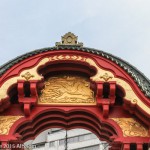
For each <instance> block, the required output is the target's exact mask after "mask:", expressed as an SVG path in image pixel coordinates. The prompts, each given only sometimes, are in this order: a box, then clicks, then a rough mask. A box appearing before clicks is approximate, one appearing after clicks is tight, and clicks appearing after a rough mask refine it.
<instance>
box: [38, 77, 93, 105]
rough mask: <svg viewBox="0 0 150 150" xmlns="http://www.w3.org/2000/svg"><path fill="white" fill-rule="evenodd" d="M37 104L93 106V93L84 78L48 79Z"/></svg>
mask: <svg viewBox="0 0 150 150" xmlns="http://www.w3.org/2000/svg"><path fill="white" fill-rule="evenodd" d="M38 103H39V104H41V103H42V104H51V103H64V104H68V103H70V104H80V103H81V104H95V99H94V92H93V91H92V90H91V89H90V82H89V81H87V79H86V78H83V77H80V76H73V75H62V76H56V77H50V78H48V79H47V80H46V81H45V88H44V89H43V90H42V92H41V95H40V97H39V102H38Z"/></svg>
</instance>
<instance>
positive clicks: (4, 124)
mask: <svg viewBox="0 0 150 150" xmlns="http://www.w3.org/2000/svg"><path fill="white" fill-rule="evenodd" d="M22 117H23V116H0V135H7V134H8V133H9V130H10V128H11V126H12V125H13V124H14V123H15V121H17V120H18V119H20V118H22Z"/></svg>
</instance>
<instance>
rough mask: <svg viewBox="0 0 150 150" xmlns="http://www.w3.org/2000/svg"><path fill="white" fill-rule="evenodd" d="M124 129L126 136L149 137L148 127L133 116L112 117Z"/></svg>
mask: <svg viewBox="0 0 150 150" xmlns="http://www.w3.org/2000/svg"><path fill="white" fill-rule="evenodd" d="M110 119H112V120H114V121H115V122H116V123H117V124H118V125H119V126H120V128H121V129H122V132H123V136H124V137H137V136H140V137H149V133H148V129H147V128H145V127H144V126H143V125H141V124H140V123H139V122H137V121H136V120H135V119H133V118H110Z"/></svg>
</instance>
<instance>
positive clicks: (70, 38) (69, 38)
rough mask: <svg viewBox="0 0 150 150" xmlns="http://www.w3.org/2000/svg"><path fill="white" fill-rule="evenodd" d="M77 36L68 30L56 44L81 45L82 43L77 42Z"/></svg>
mask: <svg viewBox="0 0 150 150" xmlns="http://www.w3.org/2000/svg"><path fill="white" fill-rule="evenodd" d="M77 40H78V36H75V35H74V34H73V33H71V32H68V33H66V34H65V35H64V36H62V37H61V42H56V44H55V45H56V46H62V45H67V46H68V45H73V46H79V47H82V46H83V43H81V42H78V41H77Z"/></svg>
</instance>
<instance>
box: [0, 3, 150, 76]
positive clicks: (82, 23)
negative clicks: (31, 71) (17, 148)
mask: <svg viewBox="0 0 150 150" xmlns="http://www.w3.org/2000/svg"><path fill="white" fill-rule="evenodd" d="M69 31H71V32H73V33H74V34H76V35H77V36H78V37H79V41H80V42H83V43H84V46H85V47H91V48H97V49H101V50H103V51H106V52H109V53H112V54H114V55H116V56H119V57H121V58H122V59H124V60H126V61H128V62H129V63H131V64H132V65H134V66H135V67H137V68H138V69H139V70H140V71H142V72H143V73H144V74H145V75H146V76H147V77H148V78H150V0H0V65H2V64H4V63H6V62H7V61H9V60H11V59H13V58H15V57H17V56H19V55H21V54H24V53H26V52H30V51H32V50H35V49H39V48H44V47H51V46H54V45H55V42H59V41H60V37H61V36H62V35H64V34H65V33H67V32H69Z"/></svg>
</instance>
